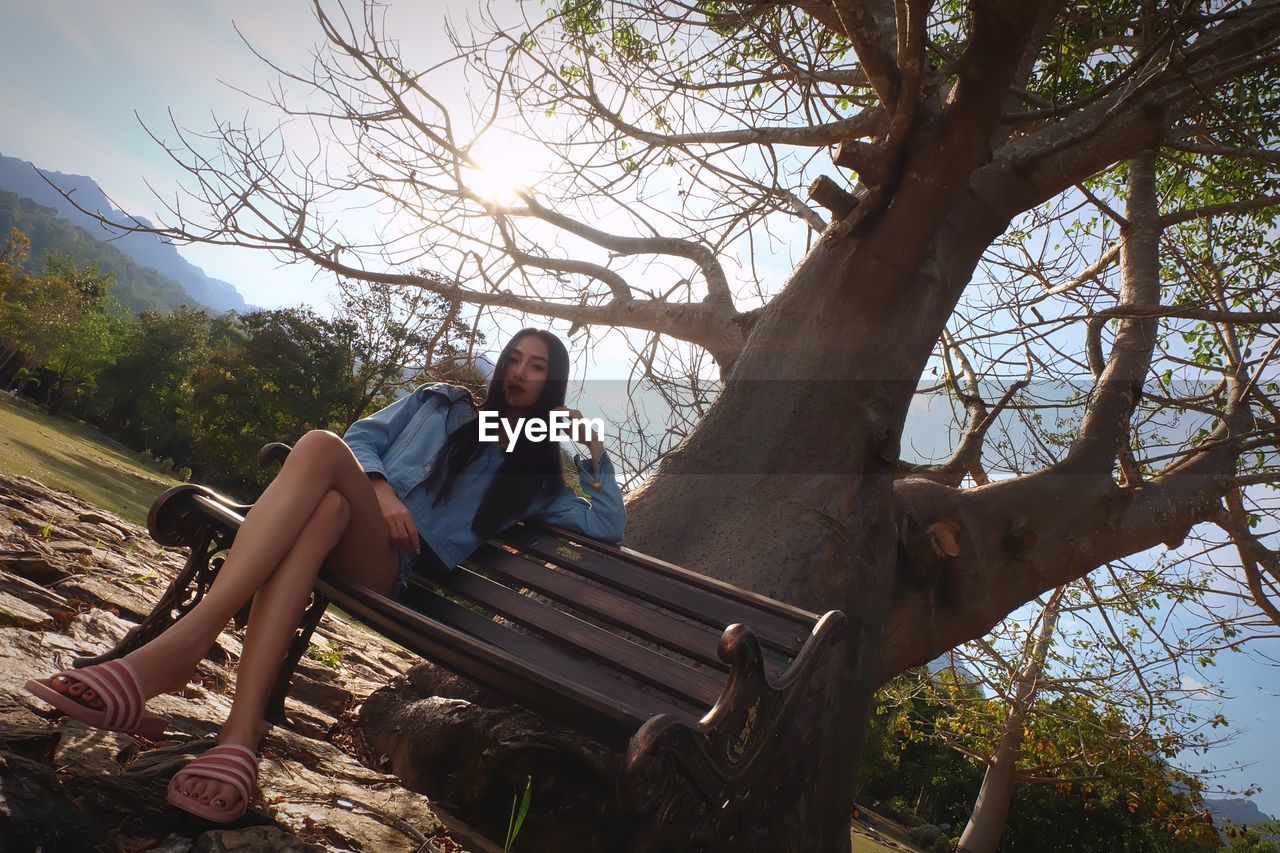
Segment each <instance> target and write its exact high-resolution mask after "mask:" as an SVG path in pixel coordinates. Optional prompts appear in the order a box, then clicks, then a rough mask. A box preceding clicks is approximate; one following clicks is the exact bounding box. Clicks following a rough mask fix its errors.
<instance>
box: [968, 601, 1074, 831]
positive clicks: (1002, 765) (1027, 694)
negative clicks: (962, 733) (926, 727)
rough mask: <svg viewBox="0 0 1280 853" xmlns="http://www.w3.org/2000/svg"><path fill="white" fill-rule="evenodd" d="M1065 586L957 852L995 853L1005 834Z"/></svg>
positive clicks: (1022, 677) (1047, 614)
mask: <svg viewBox="0 0 1280 853" xmlns="http://www.w3.org/2000/svg"><path fill="white" fill-rule="evenodd" d="M1064 589H1065V587H1059V588H1058V589H1056V590H1054V591H1053V595H1052V596H1050V598H1049V603H1048V604H1047V605H1045V608H1044V612H1043V613H1042V614H1041V619H1042V620H1043V621H1042V622H1041V624H1040V633H1039V635H1038V636H1037V637H1036V642H1035V646H1034V647H1033V648H1032V649H1031V655H1030V657H1029V659H1028V661H1027V664H1026V666H1024V667H1023V669H1022V672H1020V673H1019V674H1018V680H1017V683H1016V684H1015V686H1014V696H1013V701H1012V702H1010V704H1009V715H1008V717H1007V718H1006V719H1005V724H1004V731H1003V732H1002V733H1001V736H1000V745H999V746H998V747H996V752H995V755H994V756H993V757H992V759H991V763H990V764H989V765H987V772H986V775H984V776H983V777H982V788H981V789H979V791H978V799H977V800H976V801H975V802H974V804H973V813H972V814H970V815H969V823H968V824H967V825H966V826H965V828H964V832H963V833H962V834H961V835H960V843H959V845H958V846H957V851H958V853H995V850H996V845H998V844H999V843H1000V837H1001V836H1002V835H1004V825H1005V823H1006V821H1007V820H1008V818H1009V806H1010V805H1011V804H1012V803H1013V790H1014V786H1015V785H1017V776H1016V774H1017V769H1018V758H1019V757H1020V755H1021V753H1022V739H1023V732H1024V729H1023V723H1024V722H1025V721H1026V718H1027V712H1028V711H1029V710H1030V708H1031V706H1032V705H1033V704H1034V703H1035V700H1036V693H1037V692H1038V688H1039V681H1040V675H1041V673H1043V672H1044V664H1045V660H1046V659H1047V658H1048V655H1049V646H1051V645H1052V644H1053V632H1054V629H1055V628H1056V627H1057V625H1058V614H1059V612H1060V611H1059V607H1060V605H1061V603H1062V593H1063V590H1064Z"/></svg>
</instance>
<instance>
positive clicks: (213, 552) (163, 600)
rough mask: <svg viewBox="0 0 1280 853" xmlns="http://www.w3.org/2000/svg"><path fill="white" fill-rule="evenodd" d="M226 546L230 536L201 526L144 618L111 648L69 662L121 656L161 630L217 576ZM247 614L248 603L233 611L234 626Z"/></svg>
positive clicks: (77, 663)
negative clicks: (183, 562) (179, 567)
mask: <svg viewBox="0 0 1280 853" xmlns="http://www.w3.org/2000/svg"><path fill="white" fill-rule="evenodd" d="M230 547H231V537H230V536H228V535H226V534H225V533H223V532H222V531H221V530H217V529H215V528H213V527H208V526H206V527H205V528H203V529H202V530H201V531H200V532H199V533H198V534H197V536H196V539H195V541H194V542H192V544H191V556H189V557H188V558H187V562H186V565H184V566H183V567H182V570H181V571H180V572H178V575H177V577H175V578H174V579H173V582H172V583H170V584H169V587H168V589H166V590H165V591H164V595H162V596H161V597H160V601H158V602H157V603H156V606H155V607H153V608H152V609H151V612H150V613H149V614H147V618H145V619H143V620H142V622H141V623H139V624H138V625H137V626H135V627H134V628H132V629H130V631H129V633H127V634H125V635H124V639H122V640H121V641H120V642H119V643H117V644H116V645H115V646H114V647H113V648H111V649H108V650H107V651H105V652H103V653H102V654H100V655H94V656H92V657H80V658H76V660H75V661H74V662H73V664H72V665H73V666H75V667H84V666H90V665H91V664H95V663H102V662H103V661H108V660H114V659H116V658H121V657H124V656H125V655H127V654H129V652H132V651H133V650H134V649H137V648H140V647H141V646H145V645H146V644H147V643H149V642H151V641H152V640H154V639H155V638H156V637H158V636H160V635H161V634H163V633H164V632H165V630H167V629H168V628H169V626H170V625H172V624H173V623H174V622H177V621H178V620H179V619H181V618H182V617H183V616H184V615H185V614H186V613H187V612H188V611H189V610H191V608H193V607H195V606H196V604H198V603H199V602H200V599H201V598H203V597H204V594H205V593H206V592H208V590H209V586H210V585H211V584H212V583H213V579H214V578H216V577H217V576H218V569H219V568H221V567H222V559H223V558H222V556H221V555H222V554H223V553H224V552H225V551H226V550H227V549H228V548H230ZM248 618H249V606H248V605H245V607H244V608H242V609H241V610H240V612H239V613H237V614H236V615H235V625H236V627H237V628H241V627H243V626H244V624H245V621H246V620H247V619H248Z"/></svg>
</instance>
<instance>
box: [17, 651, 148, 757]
mask: <svg viewBox="0 0 1280 853" xmlns="http://www.w3.org/2000/svg"><path fill="white" fill-rule="evenodd" d="M26 687H27V691H28V692H30V693H32V694H34V695H35V696H38V697H39V698H41V699H43V700H44V701H46V702H48V703H49V704H50V705H52V706H54V707H55V708H57V709H58V710H59V711H62V712H63V713H64V714H67V715H68V716H70V717H73V718H75V719H77V720H80V721H81V722H83V723H85V724H87V725H90V726H94V727H96V728H100V729H107V730H108V731H116V732H129V733H131V734H138V735H142V736H143V737H147V738H157V737H159V736H160V735H161V734H163V733H164V730H165V726H166V725H168V720H166V719H165V718H164V717H161V716H159V715H157V714H152V713H151V712H149V711H147V709H146V700H147V693H146V692H145V688H144V686H143V682H142V681H141V679H140V678H139V676H138V672H137V670H135V669H134V668H133V666H132V665H131V664H130V663H129V662H128V661H127V660H124V659H121V660H109V661H105V662H104V663H99V664H94V665H93V666H86V667H84V668H83V669H78V670H63V671H62V672H59V673H55V674H54V675H52V676H49V677H48V678H43V679H38V680H37V679H32V680H30V681H28V682H27V685H26Z"/></svg>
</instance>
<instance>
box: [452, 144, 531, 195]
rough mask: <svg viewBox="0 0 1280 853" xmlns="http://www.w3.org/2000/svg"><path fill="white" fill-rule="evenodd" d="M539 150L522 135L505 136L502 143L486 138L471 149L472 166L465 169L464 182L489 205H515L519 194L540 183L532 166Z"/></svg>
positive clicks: (463, 170) (463, 169) (463, 173)
mask: <svg viewBox="0 0 1280 853" xmlns="http://www.w3.org/2000/svg"><path fill="white" fill-rule="evenodd" d="M536 148H537V146H535V145H534V144H533V143H531V142H530V141H529V140H527V139H525V138H524V137H520V136H515V135H511V136H506V137H504V138H503V139H502V140H497V139H495V138H493V137H486V138H485V139H483V140H481V141H480V142H479V143H477V144H476V145H474V146H472V148H471V152H470V156H471V161H472V165H468V166H464V167H463V168H462V182H463V184H464V185H465V186H466V188H467V189H468V190H469V191H471V192H473V193H475V194H476V195H477V196H479V197H480V198H481V199H483V200H484V201H486V202H489V203H492V204H497V205H501V206H510V205H513V204H516V203H517V202H519V201H520V194H521V193H525V192H528V191H529V190H530V189H532V187H533V186H534V184H535V182H536V180H537V175H536V173H535V171H534V169H533V167H532V166H531V163H532V162H533V161H534V159H535V156H536V155H535V151H536ZM530 149H534V150H530Z"/></svg>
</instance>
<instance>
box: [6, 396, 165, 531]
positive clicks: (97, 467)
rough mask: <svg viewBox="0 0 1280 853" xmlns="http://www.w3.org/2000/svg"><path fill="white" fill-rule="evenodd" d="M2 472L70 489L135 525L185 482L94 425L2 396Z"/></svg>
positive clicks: (76, 494) (52, 486) (71, 491)
mask: <svg viewBox="0 0 1280 853" xmlns="http://www.w3.org/2000/svg"><path fill="white" fill-rule="evenodd" d="M0 473H3V474H7V475H9V476H23V477H30V478H32V479H33V480H38V481H40V482H41V483H44V484H45V485H46V486H49V487H50V488H54V489H59V490H61V491H64V492H70V493H71V494H73V495H75V496H76V497H78V498H80V499H82V500H85V501H88V502H89V503H91V504H94V505H96V506H99V507H102V508H103V509H105V510H108V511H109V512H113V513H115V514H116V515H119V516H120V517H121V518H124V519H126V520H128V521H132V522H134V523H135V524H145V523H146V521H147V509H148V508H149V507H150V506H151V502H152V501H153V500H155V498H156V495H158V494H160V492H162V491H164V490H165V489H167V488H169V487H170V486H173V485H176V484H177V483H178V482H179V481H178V480H175V479H174V478H173V477H171V476H169V475H167V474H162V473H161V472H160V471H159V470H157V469H156V468H155V467H153V466H151V465H147V464H145V463H143V462H141V461H139V459H138V454H137V453H135V452H134V451H133V450H130V449H129V448H127V447H125V446H124V445H123V444H120V443H119V442H116V441H112V440H111V439H109V438H107V437H106V436H104V435H102V434H101V433H99V432H98V431H97V430H95V429H94V428H93V427H91V426H88V425H86V424H82V423H78V422H75V421H69V420H65V419H63V418H53V417H50V416H49V415H47V414H44V413H43V412H39V411H36V410H35V409H30V408H27V407H26V406H18V405H14V404H13V403H11V402H9V400H8V398H7V397H6V396H4V395H0Z"/></svg>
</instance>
